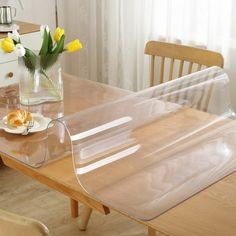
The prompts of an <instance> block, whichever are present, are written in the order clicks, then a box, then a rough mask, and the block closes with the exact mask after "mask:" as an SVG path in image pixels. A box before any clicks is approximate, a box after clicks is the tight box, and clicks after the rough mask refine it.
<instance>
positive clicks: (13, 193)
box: [0, 164, 147, 236]
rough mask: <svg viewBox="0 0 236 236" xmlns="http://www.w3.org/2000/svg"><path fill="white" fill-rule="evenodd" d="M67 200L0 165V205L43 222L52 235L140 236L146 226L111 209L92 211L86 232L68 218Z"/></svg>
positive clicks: (74, 220)
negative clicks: (101, 212) (103, 213)
mask: <svg viewBox="0 0 236 236" xmlns="http://www.w3.org/2000/svg"><path fill="white" fill-rule="evenodd" d="M69 203H70V202H69V199H68V198H67V197H65V196H63V195H62V194H60V193H58V192H56V191H54V190H51V189H50V188H48V187H47V186H44V185H42V184H40V183H38V182H36V181H34V180H32V179H31V178H29V177H27V176H24V175H23V174H21V173H19V172H17V171H14V170H11V169H9V168H8V167H6V166H4V165H2V164H0V208H2V209H4V210H8V211H11V212H13V213H17V214H20V215H24V216H27V217H32V218H35V219H37V220H40V221H42V222H43V223H44V224H45V225H47V227H48V228H49V230H50V232H51V234H52V235H53V236H65V235H67V236H80V235H81V236H83V235H84V236H118V235H119V236H143V235H147V229H146V227H144V226H142V225H140V224H138V223H137V222H134V221H132V220H130V219H128V218H127V217H124V216H122V215H120V214H118V213H115V212H112V213H111V214H109V215H108V216H103V215H101V214H100V213H93V214H92V218H91V221H90V223H89V225H88V230H87V231H86V232H82V231H79V229H78V224H77V220H76V219H72V218H71V217H70V209H69V207H70V206H69Z"/></svg>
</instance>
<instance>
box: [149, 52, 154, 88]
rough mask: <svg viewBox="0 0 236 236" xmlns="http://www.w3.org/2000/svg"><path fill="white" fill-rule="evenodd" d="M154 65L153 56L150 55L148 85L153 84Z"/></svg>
mask: <svg viewBox="0 0 236 236" xmlns="http://www.w3.org/2000/svg"><path fill="white" fill-rule="evenodd" d="M154 65H155V56H152V57H151V71H150V86H151V87H152V86H154Z"/></svg>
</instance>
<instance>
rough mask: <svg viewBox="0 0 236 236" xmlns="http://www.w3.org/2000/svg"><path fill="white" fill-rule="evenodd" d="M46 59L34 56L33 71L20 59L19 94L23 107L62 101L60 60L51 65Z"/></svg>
mask: <svg viewBox="0 0 236 236" xmlns="http://www.w3.org/2000/svg"><path fill="white" fill-rule="evenodd" d="M47 62H50V61H49V60H48V59H47V58H46V57H45V58H43V57H42V56H36V57H35V60H34V64H33V66H32V67H33V69H32V68H31V67H30V69H29V66H28V64H27V61H26V60H25V59H24V58H23V57H21V58H19V59H18V66H19V70H18V71H19V73H18V76H19V92H20V102H21V104H23V105H37V104H41V103H46V102H59V101H62V100H63V79H62V72H61V71H62V70H61V64H60V60H59V59H57V60H56V61H55V62H53V64H52V63H51V64H52V65H47V64H45V63H47Z"/></svg>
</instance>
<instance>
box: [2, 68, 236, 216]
mask: <svg viewBox="0 0 236 236" xmlns="http://www.w3.org/2000/svg"><path fill="white" fill-rule="evenodd" d="M91 92H92V91H91ZM234 117H235V115H234V112H233V111H232V109H231V105H230V98H229V78H228V76H227V74H226V73H225V72H224V71H223V70H222V69H221V68H218V67H212V68H208V69H206V70H203V71H199V72H196V73H193V74H190V75H187V76H184V77H182V78H178V79H176V80H173V81H170V82H167V83H165V84H162V85H158V86H155V87H152V88H148V89H146V90H144V91H140V92H137V93H133V94H130V95H127V96H124V97H122V98H120V99H117V100H115V101H113V102H110V103H106V104H103V105H100V106H95V107H93V108H90V109H87V110H84V111H81V112H77V113H76V112H72V113H71V115H65V116H64V117H62V118H58V119H54V120H52V122H51V123H50V124H49V126H48V129H47V131H45V132H41V133H37V134H34V135H32V136H29V137H27V138H26V139H25V140H26V144H25V145H24V149H23V150H19V147H22V145H20V144H19V140H18V139H19V138H18V137H17V136H16V137H15V139H16V140H14V139H13V140H12V136H9V138H11V143H12V142H13V143H14V142H15V143H16V146H15V150H14V152H15V154H14V155H15V156H16V155H17V156H16V157H17V158H18V160H21V161H22V162H24V163H26V164H28V165H30V166H34V167H39V166H41V165H42V164H47V163H49V162H51V161H54V160H57V159H59V158H63V157H68V156H72V159H73V163H74V171H75V175H76V177H77V180H78V184H80V185H81V186H82V188H83V190H84V191H85V192H86V193H87V194H89V195H90V196H91V197H92V198H95V199H97V200H98V201H100V202H102V203H103V204H104V205H106V206H108V207H112V208H115V209H116V210H118V211H121V212H123V213H125V214H128V215H130V216H132V217H135V218H138V219H141V220H150V219H152V218H154V217H156V216H159V215H160V214H162V213H164V212H165V211H167V210H168V209H170V208H172V207H174V206H175V205H177V204H178V203H180V202H182V201H184V200H185V199H187V198H189V197H191V196H192V195H194V194H195V193H197V192H199V191H201V190H203V189H204V188H206V187H207V186H209V185H211V184H213V183H215V182H216V181H218V180H220V179H221V178H223V177H224V176H226V175H228V174H230V173H232V172H234V171H235V170H236V157H235V155H236V129H235V128H236V121H235V120H234ZM35 145H37V147H38V148H37V149H34V148H33V147H35ZM5 153H7V148H6V151H5ZM24 153H27V155H24ZM10 154H11V155H10V156H13V153H12V152H11V153H10Z"/></svg>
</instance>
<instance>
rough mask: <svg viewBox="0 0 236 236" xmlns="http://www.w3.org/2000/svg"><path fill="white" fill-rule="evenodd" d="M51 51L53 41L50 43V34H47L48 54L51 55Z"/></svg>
mask: <svg viewBox="0 0 236 236" xmlns="http://www.w3.org/2000/svg"><path fill="white" fill-rule="evenodd" d="M52 49H53V41H52V36H51V33H50V32H49V34H48V53H51V51H52Z"/></svg>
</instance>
